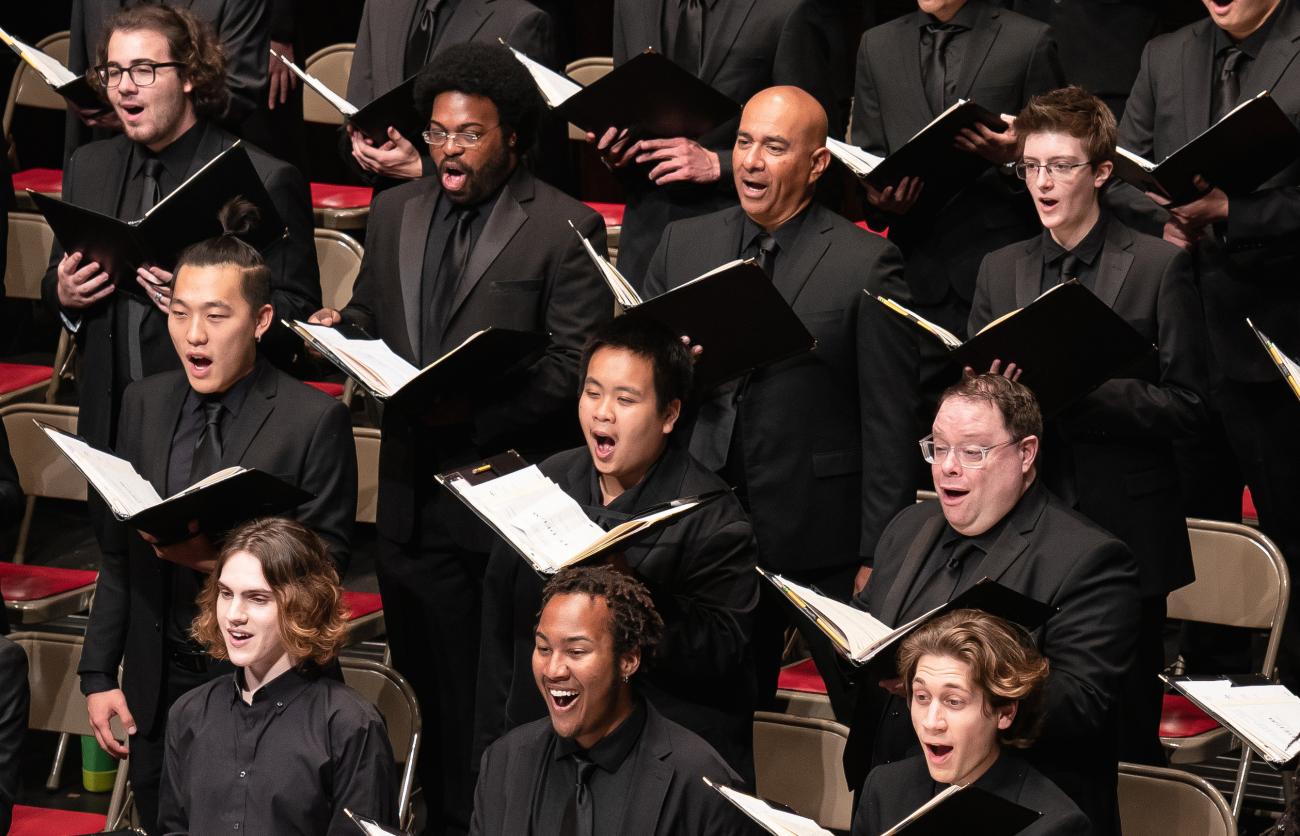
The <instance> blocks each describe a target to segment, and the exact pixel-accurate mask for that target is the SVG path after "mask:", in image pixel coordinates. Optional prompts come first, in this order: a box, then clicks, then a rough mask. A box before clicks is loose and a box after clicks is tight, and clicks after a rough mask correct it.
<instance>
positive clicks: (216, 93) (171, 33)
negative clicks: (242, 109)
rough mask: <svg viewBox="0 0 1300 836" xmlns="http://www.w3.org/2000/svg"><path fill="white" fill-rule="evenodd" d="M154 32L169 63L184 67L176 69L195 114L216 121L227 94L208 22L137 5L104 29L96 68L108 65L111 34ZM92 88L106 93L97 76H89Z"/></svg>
mask: <svg viewBox="0 0 1300 836" xmlns="http://www.w3.org/2000/svg"><path fill="white" fill-rule="evenodd" d="M139 30H144V31H148V32H157V33H158V34H160V35H162V36H163V38H165V39H166V40H167V46H168V48H169V49H170V51H171V59H172V60H173V61H179V62H181V63H182V64H184V65H185V66H184V67H180V68H178V69H179V70H180V72H181V73H182V75H183V77H184V78H185V80H186V81H188V82H189V83H190V84H191V85H192V86H193V88H194V89H193V90H192V91H191V92H190V94H189V95H190V100H191V101H192V102H193V103H194V112H195V113H197V114H198V115H199V116H201V117H203V118H205V119H215V118H217V117H219V116H221V115H222V114H224V113H225V112H226V106H227V105H228V104H229V102H230V90H229V89H228V88H227V87H226V54H225V49H224V48H223V47H222V45H221V41H220V39H218V38H217V35H216V33H215V32H214V31H213V30H212V26H211V25H210V24H208V23H207V21H204V20H200V19H199V18H197V17H195V16H194V14H193V13H191V12H190V11H188V10H186V9H178V8H175V7H173V6H166V5H162V4H159V5H156V6H155V5H140V6H133V7H131V8H129V9H122V10H121V11H119V12H117V13H116V14H114V15H113V16H112V17H110V18H109V19H108V22H107V23H106V24H105V25H104V36H103V39H102V40H100V42H99V46H98V49H97V50H96V52H95V63H96V66H103V65H104V64H106V63H107V62H108V40H109V38H111V37H112V36H113V33H114V32H121V31H139ZM88 77H89V81H90V83H91V85H92V86H93V87H94V88H95V89H96V90H98V91H99V92H100V93H101V94H102V93H105V92H106V91H105V90H104V89H103V88H102V85H100V82H99V74H98V73H96V72H93V71H92V72H90V73H89V74H88Z"/></svg>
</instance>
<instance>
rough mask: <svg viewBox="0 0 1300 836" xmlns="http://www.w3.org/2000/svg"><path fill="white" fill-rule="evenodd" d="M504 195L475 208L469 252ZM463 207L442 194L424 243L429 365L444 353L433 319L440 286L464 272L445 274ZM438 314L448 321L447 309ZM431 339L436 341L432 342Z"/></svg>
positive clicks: (423, 349)
mask: <svg viewBox="0 0 1300 836" xmlns="http://www.w3.org/2000/svg"><path fill="white" fill-rule="evenodd" d="M500 197H501V189H497V190H496V192H495V193H493V195H492V196H491V197H489V198H488V199H487V200H485V201H483V202H482V203H480V204H478V205H477V206H476V207H474V208H475V210H476V211H477V214H476V215H475V216H474V219H473V220H472V221H471V222H470V233H469V236H470V238H469V252H470V253H471V257H472V254H473V252H474V246H475V245H476V244H478V241H479V238H481V237H482V235H483V228H484V227H485V226H487V221H488V217H489V216H490V215H491V214H492V210H493V208H495V207H496V205H497V200H498V199H499V198H500ZM460 211H461V207H460V206H459V205H457V204H455V203H452V202H451V201H450V200H448V199H447V196H446V195H444V194H441V193H439V194H438V202H437V204H436V205H435V206H434V207H433V218H432V219H431V220H430V221H429V237H428V239H427V240H426V241H425V244H424V262H423V266H422V267H421V269H420V276H421V279H420V328H421V333H422V334H423V337H422V340H421V343H422V344H421V346H420V363H421V365H427V364H429V363H432V362H433V361H434V360H437V359H438V357H440V356H441V352H440V351H439V346H438V345H437V343H436V342H435V341H434V338H436V339H437V340H439V341H440V340H441V338H442V329H441V328H440V327H437V326H434V325H433V323H431V322H430V321H429V317H430V316H431V315H432V314H433V305H434V299H435V298H439V288H440V287H441V285H442V283H443V282H446V281H453V282H459V281H460V276H444V275H442V266H443V257H442V256H443V252H444V251H445V250H446V249H447V246H448V245H449V244H450V242H451V236H452V234H453V233H454V232H455V230H456V218H457V217H458V215H459V213H460ZM454 296H455V293H454V292H453V293H449V294H447V296H446V297H445V298H448V299H451V298H454ZM438 315H439V316H441V317H443V322H446V317H447V313H446V312H444V311H439V312H438ZM430 343H433V344H432V345H430Z"/></svg>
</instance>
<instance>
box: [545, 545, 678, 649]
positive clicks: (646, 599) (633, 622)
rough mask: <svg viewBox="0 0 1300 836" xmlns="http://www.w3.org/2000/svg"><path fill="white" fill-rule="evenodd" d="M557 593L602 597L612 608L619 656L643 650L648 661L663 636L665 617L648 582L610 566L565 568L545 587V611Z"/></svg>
mask: <svg viewBox="0 0 1300 836" xmlns="http://www.w3.org/2000/svg"><path fill="white" fill-rule="evenodd" d="M557 595H589V596H591V597H592V598H602V599H604V601H605V606H607V607H609V631H610V633H612V634H613V636H614V652H615V654H617V655H618V656H622V655H624V654H626V653H630V652H632V651H633V650H635V649H637V648H640V649H641V658H642V659H643V660H648V659H650V658H651V657H652V656H653V655H654V651H655V648H656V647H658V646H659V641H660V639H662V638H663V633H664V620H663V619H662V618H660V617H659V612H658V611H657V610H655V605H654V601H653V600H652V599H651V598H650V592H649V590H647V589H646V588H645V585H644V584H642V583H641V582H640V581H638V580H637V579H636V578H633V577H632V576H630V575H627V574H625V573H623V572H619V571H616V570H614V569H611V568H610V567H608V566H577V567H571V568H568V569H563V570H561V571H559V572H557V573H556V575H555V577H553V578H551V579H550V581H548V582H547V584H546V586H545V588H543V589H542V606H541V607H540V608H539V610H538V615H539V617H540V614H541V610H544V609H546V605H547V604H548V603H550V600H551V599H552V598H554V597H555V596H557Z"/></svg>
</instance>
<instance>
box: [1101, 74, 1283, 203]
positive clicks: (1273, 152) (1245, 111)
mask: <svg viewBox="0 0 1300 836" xmlns="http://www.w3.org/2000/svg"><path fill="white" fill-rule="evenodd" d="M1297 159H1300V130H1297V129H1296V126H1295V124H1294V123H1292V122H1291V119H1290V118H1289V117H1288V116H1287V115H1286V113H1284V112H1283V111H1282V108H1280V107H1278V105H1277V102H1275V101H1274V100H1273V97H1272V96H1270V95H1269V94H1268V91H1267V90H1265V91H1263V92H1261V93H1259V94H1258V95H1256V96H1255V97H1253V98H1250V99H1247V100H1246V101H1244V102H1242V103H1241V104H1239V105H1237V106H1236V107H1235V108H1233V109H1232V110H1231V111H1229V112H1228V114H1227V115H1226V116H1224V117H1223V118H1222V119H1220V120H1219V121H1218V122H1215V123H1214V124H1213V125H1211V126H1210V127H1209V128H1207V129H1206V130H1205V131H1203V132H1202V133H1201V134H1199V135H1198V136H1196V137H1195V138H1194V139H1192V140H1191V141H1190V142H1188V143H1187V144H1186V145H1184V146H1183V147H1182V148H1179V149H1178V150H1177V151H1175V152H1174V153H1172V154H1170V155H1169V156H1168V157H1166V158H1165V159H1164V160H1163V161H1162V162H1160V163H1159V164H1158V165H1157V164H1156V163H1154V162H1152V161H1151V160H1148V159H1145V158H1143V157H1140V156H1138V155H1137V154H1134V153H1133V152H1132V151H1127V150H1125V149H1123V148H1116V149H1115V176H1116V177H1119V178H1121V179H1123V180H1126V181H1127V182H1129V183H1131V184H1133V185H1134V186H1136V187H1137V188H1139V189H1141V190H1142V191H1144V192H1155V193H1157V194H1162V195H1164V196H1165V197H1168V198H1169V199H1170V200H1172V201H1173V202H1174V204H1175V205H1180V204H1183V203H1189V202H1191V201H1193V200H1196V199H1197V198H1199V197H1200V196H1201V194H1202V192H1201V190H1200V189H1198V188H1196V186H1195V185H1193V183H1192V180H1193V178H1195V177H1196V175H1198V174H1199V175H1200V176H1202V177H1204V178H1205V180H1206V182H1208V183H1209V184H1210V185H1211V186H1212V187H1215V188H1219V189H1222V190H1223V191H1225V192H1227V193H1228V194H1229V195H1241V194H1249V193H1250V192H1252V191H1254V190H1255V189H1256V188H1257V187H1258V186H1259V185H1260V184H1261V183H1263V182H1264V181H1265V180H1267V179H1268V178H1270V177H1272V176H1273V175H1274V174H1277V173H1278V172H1279V171H1281V170H1282V169H1284V168H1286V167H1287V166H1289V165H1290V164H1291V163H1293V162H1295V161H1296V160H1297Z"/></svg>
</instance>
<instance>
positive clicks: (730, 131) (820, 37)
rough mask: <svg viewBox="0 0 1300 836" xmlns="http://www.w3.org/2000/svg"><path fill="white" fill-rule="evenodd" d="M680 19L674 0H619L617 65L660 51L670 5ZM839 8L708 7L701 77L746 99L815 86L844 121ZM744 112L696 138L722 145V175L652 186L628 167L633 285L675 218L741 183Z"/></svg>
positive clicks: (747, 1)
mask: <svg viewBox="0 0 1300 836" xmlns="http://www.w3.org/2000/svg"><path fill="white" fill-rule="evenodd" d="M666 4H667V5H668V8H669V11H668V14H669V15H671V16H672V17H671V18H670V19H671V20H672V21H673V22H674V23H675V22H676V20H677V18H676V17H675V15H676V13H677V12H676V9H677V5H676V3H675V2H671V0H615V3H614V65H615V66H618V65H621V64H624V63H626V62H627V61H629V60H631V59H632V58H635V57H636V56H637V55H640V54H641V53H642V52H644V51H645V50H646V48H647V47H654V49H655V51H656V52H660V53H662V52H664V45H663V28H662V24H661V21H662V20H663V16H664V14H665V12H664V6H665V5H666ZM840 40H841V36H840V29H839V20H838V12H837V11H836V9H835V7H834V3H833V2H832V0H727V1H726V2H725V3H717V4H715V5H714V6H713V7H712V9H710V11H708V12H706V15H705V23H704V55H703V61H702V67H703V71H702V72H701V73H699V76H700V78H702V79H703V80H704V81H705V82H707V83H708V84H710V85H711V86H712V87H713V88H714V89H716V90H718V91H720V92H722V93H724V94H726V95H727V96H730V97H731V98H733V99H735V100H736V101H737V102H738V103H740V104H741V105H744V103H745V102H747V101H749V99H750V97H751V96H753V95H754V94H755V93H757V92H758V91H759V90H762V89H764V88H766V87H771V86H773V85H776V84H790V85H794V86H795V87H802V88H803V89H804V90H806V91H808V92H809V93H811V94H812V95H813V96H814V97H815V98H816V99H817V101H819V102H821V104H822V107H824V108H825V109H826V113H827V116H828V117H829V118H830V124H832V125H835V124H838V120H839V116H838V113H837V110H836V107H835V87H836V81H837V79H838V75H837V74H838V72H839V69H840V68H839V67H837V66H836V65H835V56H838V55H839V54H840V53H841V52H842V50H841V49H840ZM739 124H740V123H739V120H732V121H730V122H728V123H726V124H724V125H721V126H719V127H718V128H716V129H714V130H713V131H711V132H710V133H709V134H707V135H706V136H703V137H701V138H700V143H701V144H702V145H704V146H705V147H706V148H708V149H710V150H712V151H716V152H717V153H718V157H719V160H720V162H721V167H722V174H721V179H720V180H719V181H718V182H717V183H710V184H707V185H688V184H681V183H676V184H672V185H669V186H664V187H656V186H654V184H652V183H650V181H649V180H648V179H646V175H647V174H648V173H649V171H650V169H649V168H648V167H645V166H633V167H632V168H631V169H630V170H629V171H628V172H627V173H626V174H625V175H624V176H623V183H624V186H625V187H626V189H627V191H628V196H627V211H626V214H625V215H624V217H623V232H622V237H621V239H620V243H619V250H618V266H619V270H620V272H622V273H623V274H624V275H625V276H627V277H628V279H629V280H630V281H631V282H632V283H633V284H634V285H636V286H637V287H640V286H641V285H642V283H643V276H644V275H645V272H646V269H647V265H648V264H649V262H650V255H651V253H653V252H654V248H655V245H656V244H657V243H659V238H660V236H661V235H662V234H663V231H664V227H666V226H668V224H669V223H670V222H671V221H675V220H679V219H681V218H693V217H696V216H699V215H703V214H706V213H708V212H714V211H717V210H719V209H722V208H723V207H726V206H730V205H733V204H734V203H735V200H736V196H735V195H736V187H735V183H734V181H733V180H732V174H731V147H732V145H733V144H735V140H736V128H737V126H738V125H739Z"/></svg>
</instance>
